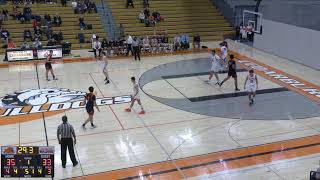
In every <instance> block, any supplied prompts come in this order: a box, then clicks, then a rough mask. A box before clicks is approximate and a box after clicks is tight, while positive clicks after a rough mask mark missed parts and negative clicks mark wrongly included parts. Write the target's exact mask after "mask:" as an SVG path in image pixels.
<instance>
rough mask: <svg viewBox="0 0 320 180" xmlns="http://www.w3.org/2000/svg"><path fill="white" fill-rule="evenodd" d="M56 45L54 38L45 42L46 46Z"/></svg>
mask: <svg viewBox="0 0 320 180" xmlns="http://www.w3.org/2000/svg"><path fill="white" fill-rule="evenodd" d="M55 45H56V42H55V40H54V39H49V40H48V43H47V46H55Z"/></svg>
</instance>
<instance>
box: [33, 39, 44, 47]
mask: <svg viewBox="0 0 320 180" xmlns="http://www.w3.org/2000/svg"><path fill="white" fill-rule="evenodd" d="M32 47H33V48H35V49H40V48H41V47H42V44H41V42H40V41H39V38H35V40H34V42H33V43H32Z"/></svg>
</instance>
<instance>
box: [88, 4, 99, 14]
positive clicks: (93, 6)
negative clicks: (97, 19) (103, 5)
mask: <svg viewBox="0 0 320 180" xmlns="http://www.w3.org/2000/svg"><path fill="white" fill-rule="evenodd" d="M88 12H89V13H92V12H94V13H97V12H98V10H97V6H96V4H95V3H94V2H90V3H89V6H88Z"/></svg>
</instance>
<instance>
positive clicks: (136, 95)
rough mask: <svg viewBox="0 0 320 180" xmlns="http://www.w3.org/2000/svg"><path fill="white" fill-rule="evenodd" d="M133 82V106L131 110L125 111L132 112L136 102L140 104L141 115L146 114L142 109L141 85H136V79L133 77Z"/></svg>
mask: <svg viewBox="0 0 320 180" xmlns="http://www.w3.org/2000/svg"><path fill="white" fill-rule="evenodd" d="M131 82H132V84H133V95H132V101H131V105H130V108H127V109H125V111H127V112H131V109H132V107H133V105H134V103H135V101H137V102H138V104H139V105H140V107H141V111H140V112H139V114H145V111H144V109H143V107H142V104H141V100H140V95H139V85H138V84H137V83H136V78H135V77H131Z"/></svg>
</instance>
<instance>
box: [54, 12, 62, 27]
mask: <svg viewBox="0 0 320 180" xmlns="http://www.w3.org/2000/svg"><path fill="white" fill-rule="evenodd" d="M53 24H54V25H55V26H59V27H60V26H61V24H62V20H61V17H60V16H59V15H57V14H56V15H55V16H54V17H53Z"/></svg>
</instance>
